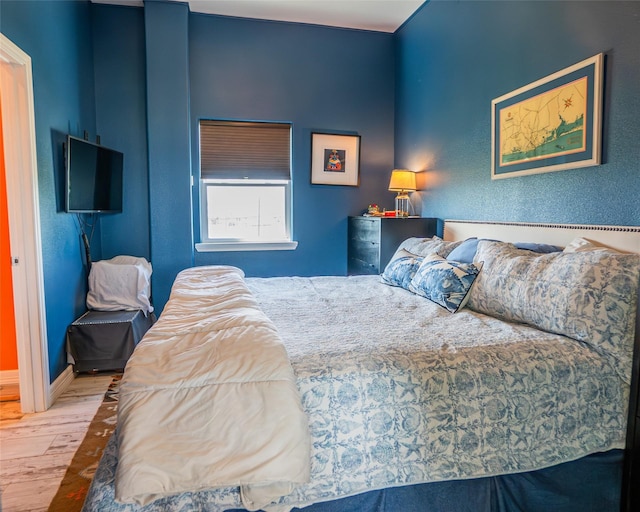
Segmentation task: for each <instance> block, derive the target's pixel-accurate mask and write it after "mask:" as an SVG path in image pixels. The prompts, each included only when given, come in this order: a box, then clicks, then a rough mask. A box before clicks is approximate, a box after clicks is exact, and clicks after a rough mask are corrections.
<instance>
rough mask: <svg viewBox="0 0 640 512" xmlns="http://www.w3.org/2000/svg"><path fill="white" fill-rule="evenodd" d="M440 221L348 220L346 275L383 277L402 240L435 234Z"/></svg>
mask: <svg viewBox="0 0 640 512" xmlns="http://www.w3.org/2000/svg"><path fill="white" fill-rule="evenodd" d="M436 229H437V219H432V218H425V217H407V218H401V217H349V227H348V232H349V235H348V236H349V243H348V262H347V273H348V274H350V275H353V274H380V273H381V272H382V271H383V270H384V268H385V266H386V265H387V263H389V260H390V259H391V256H393V253H394V252H395V251H396V249H397V248H398V246H399V245H400V243H401V242H402V241H403V240H406V239H407V238H411V237H413V236H417V237H425V238H426V237H431V236H434V235H435V234H436Z"/></svg>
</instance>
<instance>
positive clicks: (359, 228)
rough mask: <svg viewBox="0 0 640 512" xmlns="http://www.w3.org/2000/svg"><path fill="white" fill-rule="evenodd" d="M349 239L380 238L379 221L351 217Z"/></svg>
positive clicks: (376, 239) (375, 239)
mask: <svg viewBox="0 0 640 512" xmlns="http://www.w3.org/2000/svg"><path fill="white" fill-rule="evenodd" d="M349 239H350V240H372V241H378V240H379V239H380V221H379V220H377V219H375V220H374V219H367V218H358V219H351V222H350V224H349Z"/></svg>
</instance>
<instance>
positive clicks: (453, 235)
mask: <svg viewBox="0 0 640 512" xmlns="http://www.w3.org/2000/svg"><path fill="white" fill-rule="evenodd" d="M474 236H475V237H478V238H491V239H494V240H501V241H503V242H535V243H545V244H552V245H559V246H562V247H564V246H566V245H568V244H569V243H570V242H571V241H572V240H573V239H574V238H577V237H582V238H586V239H588V240H592V241H594V242H598V243H599V244H601V245H606V246H608V247H611V248H613V249H617V250H619V251H626V252H636V253H639V254H640V226H598V225H582V224H535V223H528V222H492V221H486V222H485V221H473V220H445V222H444V239H445V240H464V239H466V238H470V237H474Z"/></svg>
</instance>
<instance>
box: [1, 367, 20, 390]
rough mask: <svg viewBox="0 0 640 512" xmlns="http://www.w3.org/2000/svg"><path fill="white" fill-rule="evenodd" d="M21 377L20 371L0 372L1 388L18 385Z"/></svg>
mask: <svg viewBox="0 0 640 512" xmlns="http://www.w3.org/2000/svg"><path fill="white" fill-rule="evenodd" d="M19 382H20V377H19V376H18V370H2V371H0V386H2V385H5V386H8V385H10V384H18V383H19Z"/></svg>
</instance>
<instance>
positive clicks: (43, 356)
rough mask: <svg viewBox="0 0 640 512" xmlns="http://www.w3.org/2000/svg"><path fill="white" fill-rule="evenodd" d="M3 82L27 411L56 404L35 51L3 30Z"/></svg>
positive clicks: (21, 368)
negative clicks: (49, 335)
mask: <svg viewBox="0 0 640 512" xmlns="http://www.w3.org/2000/svg"><path fill="white" fill-rule="evenodd" d="M0 66H2V68H3V73H0V88H1V91H2V100H3V104H2V124H3V132H4V141H3V144H4V153H5V168H6V180H7V206H8V210H9V211H8V213H9V240H10V246H11V269H12V278H13V299H14V308H15V319H16V339H17V345H18V375H19V379H20V403H21V407H22V412H25V413H27V412H40V411H45V410H47V409H48V408H49V407H50V406H51V384H50V375H49V356H48V349H47V346H48V345H47V332H46V309H45V297H44V271H43V264H42V238H41V236H40V206H39V192H38V166H37V155H36V136H35V114H34V99H33V74H32V66H31V57H29V55H27V54H26V53H25V52H23V51H22V50H21V49H20V48H19V47H18V46H16V45H15V44H14V43H13V42H11V40H9V39H8V38H7V37H6V36H5V35H4V34H0Z"/></svg>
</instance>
